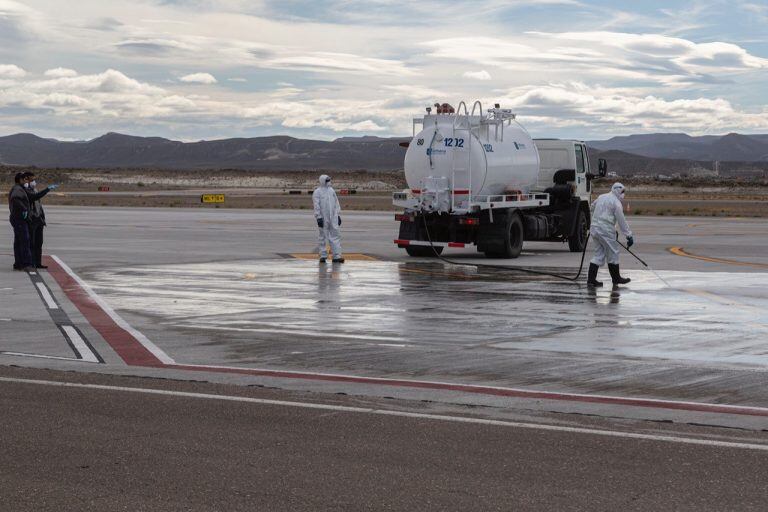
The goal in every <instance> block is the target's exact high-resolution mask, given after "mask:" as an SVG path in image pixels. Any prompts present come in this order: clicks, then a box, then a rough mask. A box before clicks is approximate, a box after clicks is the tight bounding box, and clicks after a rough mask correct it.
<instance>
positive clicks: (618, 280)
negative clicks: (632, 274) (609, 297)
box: [608, 263, 631, 286]
mask: <svg viewBox="0 0 768 512" xmlns="http://www.w3.org/2000/svg"><path fill="white" fill-rule="evenodd" d="M608 271H609V272H610V273H611V279H613V285H614V286H617V285H620V284H627V283H628V282H630V281H631V279H630V278H628V277H621V273H620V272H619V265H617V264H615V263H609V264H608Z"/></svg>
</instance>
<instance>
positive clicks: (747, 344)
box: [87, 259, 768, 366]
mask: <svg viewBox="0 0 768 512" xmlns="http://www.w3.org/2000/svg"><path fill="white" fill-rule="evenodd" d="M552 270H555V271H559V272H563V273H565V274H573V273H574V272H573V270H571V269H552ZM629 275H630V277H631V278H632V283H631V284H629V285H628V286H626V287H622V288H621V289H619V290H611V288H610V287H605V288H601V289H598V290H596V291H595V290H590V289H588V288H587V287H586V286H585V285H584V284H583V283H582V284H580V285H574V284H571V283H568V282H565V281H561V280H558V279H553V278H549V277H538V276H531V275H526V274H518V273H514V272H505V271H503V272H497V271H493V270H478V269H475V268H473V267H466V266H452V265H443V264H441V263H395V262H381V261H376V262H348V263H346V264H344V265H331V264H327V265H318V264H317V263H315V262H307V261H299V260H285V259H279V260H267V261H265V260H259V261H243V262H239V263H226V264H208V263H207V264H190V265H173V266H146V267H144V266H142V267H130V268H117V269H110V270H108V271H100V272H96V273H92V274H90V275H88V276H87V280H88V281H89V283H90V284H91V285H93V286H94V288H95V289H96V291H97V292H98V293H99V294H100V295H102V296H103V297H104V298H105V299H106V300H107V301H108V302H109V303H110V305H112V306H113V307H114V308H115V309H117V310H119V311H123V312H130V313H137V314H139V315H142V316H145V317H150V318H152V319H153V321H154V322H155V324H160V325H161V326H163V329H170V330H171V331H173V330H174V329H175V330H179V331H182V330H183V331H185V332H188V331H189V330H190V329H191V330H200V332H219V333H228V334H227V336H228V337H231V339H232V340H233V342H234V341H235V340H236V341H238V342H243V341H246V342H247V341H248V340H267V339H269V340H275V339H278V340H279V339H284V340H285V342H286V343H290V342H291V341H292V340H303V341H304V342H306V341H314V342H317V343H321V342H322V343H341V344H343V343H373V344H378V345H380V346H391V347H397V348H393V349H408V347H417V348H421V349H423V350H430V349H434V350H446V349H455V350H458V351H470V350H471V349H473V348H477V349H480V348H486V349H491V350H500V351H507V352H508V351H511V350H515V349H525V350H533V351H545V352H560V353H563V352H565V353H581V354H601V355H605V356H611V357H615V356H620V357H630V358H662V359H671V360H693V361H706V362H716V363H720V364H723V363H726V364H727V363H733V364H748V365H760V366H762V365H766V364H768V313H766V311H767V310H768V294H766V292H765V290H766V289H768V274H765V273H763V274H758V273H750V274H743V273H741V274H740V273H712V272H707V273H697V272H661V275H662V276H663V277H664V279H665V280H667V281H669V282H670V283H671V284H672V288H669V287H667V286H666V285H664V283H662V282H661V281H660V280H659V279H658V278H657V277H656V276H654V275H653V274H652V273H650V272H646V271H630V272H629ZM600 277H601V279H603V280H604V281H606V282H607V281H609V278H608V276H607V275H603V274H602V273H601V276H600ZM136 327H138V328H139V329H140V330H141V327H142V326H140V325H138V326H136ZM177 336H178V334H177ZM155 341H156V342H159V343H162V339H157V340H155ZM457 357H471V353H470V352H460V353H457Z"/></svg>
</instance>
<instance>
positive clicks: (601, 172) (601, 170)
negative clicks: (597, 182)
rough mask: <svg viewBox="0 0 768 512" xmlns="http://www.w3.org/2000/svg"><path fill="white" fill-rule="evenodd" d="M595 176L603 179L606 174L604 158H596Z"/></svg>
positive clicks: (606, 165) (606, 163)
mask: <svg viewBox="0 0 768 512" xmlns="http://www.w3.org/2000/svg"><path fill="white" fill-rule="evenodd" d="M597 174H598V176H600V177H601V178H605V175H606V174H608V162H607V161H606V160H605V158H598V160H597Z"/></svg>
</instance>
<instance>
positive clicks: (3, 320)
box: [0, 318, 11, 322]
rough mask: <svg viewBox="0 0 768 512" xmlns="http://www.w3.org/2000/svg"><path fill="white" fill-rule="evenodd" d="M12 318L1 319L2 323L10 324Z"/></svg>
mask: <svg viewBox="0 0 768 512" xmlns="http://www.w3.org/2000/svg"><path fill="white" fill-rule="evenodd" d="M10 321H11V319H10V318H0V322H10Z"/></svg>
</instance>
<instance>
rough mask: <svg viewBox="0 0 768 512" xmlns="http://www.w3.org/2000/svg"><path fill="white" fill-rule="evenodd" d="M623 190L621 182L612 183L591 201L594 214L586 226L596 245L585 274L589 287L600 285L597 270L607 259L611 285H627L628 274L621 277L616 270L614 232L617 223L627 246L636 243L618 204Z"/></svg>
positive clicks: (617, 253) (616, 236)
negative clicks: (587, 272) (603, 192)
mask: <svg viewBox="0 0 768 512" xmlns="http://www.w3.org/2000/svg"><path fill="white" fill-rule="evenodd" d="M624 191H625V188H624V185H622V184H621V183H614V184H613V186H612V187H611V191H610V192H607V193H605V194H602V195H600V196H599V197H598V198H597V200H596V201H595V202H594V203H593V204H592V206H593V207H594V213H593V214H592V225H591V226H590V228H589V233H590V235H591V236H592V240H593V241H594V242H595V245H596V246H597V247H596V249H595V256H594V258H592V261H591V262H590V264H589V275H588V277H587V284H588V285H589V286H603V283H601V282H600V281H598V280H597V271H598V269H599V268H600V267H601V266H602V265H604V264H605V262H606V260H607V261H608V270H609V271H610V273H611V279H612V280H613V285H614V286H616V285H619V284H627V283H628V282H629V281H630V279H629V278H628V277H621V273H620V272H619V248H620V247H621V246H620V245H619V242H618V240H617V238H618V235H617V234H616V225H617V224H618V226H619V229H620V230H621V232H622V234H623V235H624V236H625V237H627V247H632V244H634V243H635V240H634V238H633V236H632V231H631V230H630V229H629V224H627V219H625V218H624V211H623V207H622V204H621V200H622V199H624Z"/></svg>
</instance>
